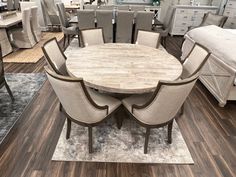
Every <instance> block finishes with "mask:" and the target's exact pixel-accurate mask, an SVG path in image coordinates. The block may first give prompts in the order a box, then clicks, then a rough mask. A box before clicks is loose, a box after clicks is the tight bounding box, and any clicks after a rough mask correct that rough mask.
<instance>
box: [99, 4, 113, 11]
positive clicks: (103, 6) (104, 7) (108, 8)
mask: <svg viewBox="0 0 236 177" xmlns="http://www.w3.org/2000/svg"><path fill="white" fill-rule="evenodd" d="M113 9H114V6H113V5H102V6H98V9H97V10H113Z"/></svg>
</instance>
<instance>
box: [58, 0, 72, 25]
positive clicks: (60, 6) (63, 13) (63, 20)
mask: <svg viewBox="0 0 236 177" xmlns="http://www.w3.org/2000/svg"><path fill="white" fill-rule="evenodd" d="M57 9H58V13H59V20H60V23H61V26H63V27H65V28H67V27H69V22H68V20H67V17H66V9H65V6H64V4H63V3H58V4H57Z"/></svg>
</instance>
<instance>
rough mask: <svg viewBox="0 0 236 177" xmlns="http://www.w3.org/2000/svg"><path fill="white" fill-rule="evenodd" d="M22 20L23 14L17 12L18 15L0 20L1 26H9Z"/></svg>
mask: <svg viewBox="0 0 236 177" xmlns="http://www.w3.org/2000/svg"><path fill="white" fill-rule="evenodd" d="M21 21H22V14H21V13H16V16H13V17H10V18H7V19H4V20H0V28H8V27H10V26H13V25H16V24H17V23H20V22H21Z"/></svg>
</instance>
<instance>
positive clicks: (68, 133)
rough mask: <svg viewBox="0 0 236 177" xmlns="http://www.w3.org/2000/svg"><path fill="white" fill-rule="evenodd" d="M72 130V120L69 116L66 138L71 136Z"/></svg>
mask: <svg viewBox="0 0 236 177" xmlns="http://www.w3.org/2000/svg"><path fill="white" fill-rule="evenodd" d="M70 131H71V120H70V119H69V118H67V131H66V139H69V138H70Z"/></svg>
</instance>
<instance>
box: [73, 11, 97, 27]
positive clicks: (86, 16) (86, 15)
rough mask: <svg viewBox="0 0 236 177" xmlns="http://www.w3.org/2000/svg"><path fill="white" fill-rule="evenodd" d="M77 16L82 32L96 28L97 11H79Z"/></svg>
mask: <svg viewBox="0 0 236 177" xmlns="http://www.w3.org/2000/svg"><path fill="white" fill-rule="evenodd" d="M77 14H78V27H79V29H80V30H85V29H91V28H95V22H94V21H95V11H94V10H93V9H87V10H78V11H77Z"/></svg>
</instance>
